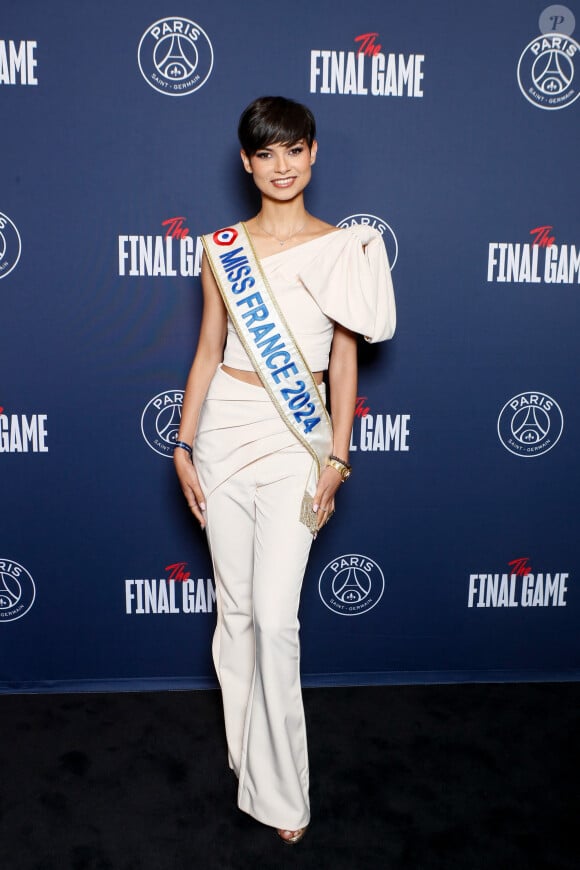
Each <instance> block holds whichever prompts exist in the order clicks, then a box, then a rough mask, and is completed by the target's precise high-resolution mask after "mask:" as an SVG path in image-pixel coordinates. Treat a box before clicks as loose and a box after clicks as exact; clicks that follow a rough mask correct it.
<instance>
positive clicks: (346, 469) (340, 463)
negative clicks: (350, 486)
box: [326, 456, 352, 483]
mask: <svg viewBox="0 0 580 870" xmlns="http://www.w3.org/2000/svg"><path fill="white" fill-rule="evenodd" d="M326 465H330V467H331V468H334V469H335V470H336V471H338V473H339V474H340V476H341V478H342V482H343V483H344V482H345V480H348V479H349V477H350V475H351V474H352V466H351V465H349V464H348V462H345V461H344V459H339V457H338V456H329V457H328V459H327V460H326Z"/></svg>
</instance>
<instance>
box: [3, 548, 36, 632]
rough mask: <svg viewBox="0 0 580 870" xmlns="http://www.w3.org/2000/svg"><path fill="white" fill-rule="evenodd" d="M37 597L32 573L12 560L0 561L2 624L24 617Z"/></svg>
mask: <svg viewBox="0 0 580 870" xmlns="http://www.w3.org/2000/svg"><path fill="white" fill-rule="evenodd" d="M35 597H36V587H35V585H34V580H33V579H32V577H31V575H30V573H29V572H28V571H27V570H26V568H23V567H22V565H19V564H18V562H13V561H12V560H11V559H0V623H1V622H14V620H15V619H20V618H21V617H22V616H24V615H25V614H26V613H28V611H29V610H30V608H31V607H32V605H33V604H34V599H35Z"/></svg>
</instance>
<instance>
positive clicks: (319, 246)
mask: <svg viewBox="0 0 580 870" xmlns="http://www.w3.org/2000/svg"><path fill="white" fill-rule="evenodd" d="M260 262H261V264H262V268H263V270H264V272H265V274H266V277H267V279H268V281H269V284H270V288H271V290H272V293H273V294H274V296H275V297H276V301H277V302H278V304H279V306H280V309H281V311H282V313H283V315H284V317H285V318H286V320H287V322H288V325H289V327H290V329H291V330H292V332H293V334H294V337H295V339H296V342H297V343H298V345H299V347H300V348H301V349H302V352H303V354H304V356H305V358H306V361H307V363H308V365H309V366H310V369H311V371H315V372H317V371H324V370H325V369H327V368H328V359H329V355H330V345H331V343H332V336H333V334H334V324H335V323H340V324H342V325H343V326H346V327H347V328H348V329H351V330H352V331H353V332H357V333H360V334H361V335H364V336H365V338H366V339H367V341H369V342H377V341H384V340H385V339H387V338H391V337H392V336H393V333H394V331H395V324H396V313H395V297H394V293H393V283H392V281H391V271H390V268H389V262H388V259H387V252H386V250H385V245H384V243H383V239H382V236H381V234H380V233H379V232H377V230H375V229H373V228H372V227H368V226H362V225H359V224H355V225H354V226H351V227H348V229H344V230H335V231H334V232H330V233H327V234H326V235H323V236H318V237H317V238H315V239H312V240H311V241H309V242H304V243H303V244H301V245H296V246H295V247H293V248H287V249H286V250H283V251H279V252H277V253H275V254H271V255H270V256H269V257H263V258H262V259H261V260H260ZM224 363H225V365H227V366H230V367H231V368H234V369H241V370H243V371H253V366H252V364H251V362H250V360H249V358H248V355H247V354H246V351H245V350H244V348H243V346H242V344H241V342H240V340H239V338H238V335H237V332H236V330H235V327H234V325H233V323H232V322H231V320H230V318H229V317H228V333H227V340H226V347H225V351H224Z"/></svg>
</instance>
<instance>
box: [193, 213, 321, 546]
mask: <svg viewBox="0 0 580 870" xmlns="http://www.w3.org/2000/svg"><path fill="white" fill-rule="evenodd" d="M202 243H203V247H204V250H205V252H206V255H207V258H208V262H209V265H210V267H211V270H212V272H213V275H214V278H215V280H216V283H217V286H218V288H219V291H220V293H221V296H222V299H223V301H224V304H225V306H226V310H227V312H228V314H229V316H230V318H231V320H232V323H233V324H234V326H235V328H236V332H237V333H238V336H239V339H240V342H241V343H242V346H243V347H244V349H245V351H246V353H247V354H248V357H249V359H250V361H251V363H252V365H253V366H254V369H255V371H256V373H257V374H258V376H259V377H260V380H261V381H262V383H263V385H264V387H265V389H266V390H267V391H268V395H269V396H270V398H271V400H272V402H273V404H274V406H275V407H276V410H277V411H278V413H279V414H280V416H281V417H282V419H283V420H284V422H285V423H286V425H287V426H288V428H289V429H290V430H291V431H292V432H293V433H294V435H295V437H296V438H298V440H299V441H300V443H301V444H302V445H303V446H304V447H305V448H306V449H307V450H308V451H309V453H310V454H311V456H312V457H313V459H314V461H315V472H316V473H315V475H314V480H312V477H313V475H312V474H311V475H310V478H309V481H308V485H307V493H310V496H311V497H312V496H313V495H314V493H315V491H316V485H317V483H318V477H319V476H320V471H321V468H322V466H323V464H324V461H325V460H326V458H327V456H328V455H329V454H330V452H331V448H332V423H331V420H330V417H329V415H328V412H327V410H326V407H325V404H324V401H323V400H322V397H321V395H320V391H319V390H318V385H317V383H316V381H315V380H314V375H313V374H312V372H311V370H310V367H309V366H308V363H307V362H306V360H305V359H304V354H303V353H302V350H301V349H300V347H299V345H298V343H297V342H296V339H295V338H294V336H293V334H292V330H291V329H290V327H289V325H288V323H287V322H286V319H285V317H284V315H283V313H282V311H281V310H280V307H279V305H278V303H277V301H276V298H275V296H274V294H273V293H272V290H271V288H270V286H269V283H268V279H267V277H266V275H265V274H264V270H263V269H262V266H261V263H260V261H259V259H258V257H257V255H256V252H255V249H254V246H253V244H252V240H251V238H250V235H249V233H248V231H247V229H246V227H245V224H243V223H238V224H235V225H234V226H232V227H226V228H224V229H222V230H218V231H217V232H215V233H212V234H211V235H206V236H202ZM228 251H230V252H233V253H235V254H236V255H237V256H236V257H235V258H233V257H232V256H231V253H230V255H229V258H228ZM228 266H229V269H228ZM236 300H237V301H236ZM250 301H251V303H252V304H250ZM242 305H244V306H246V305H247V307H245V308H244V311H242V310H240V307H241V306H242ZM258 314H259V315H260V316H259V317H258ZM250 324H257V326H251V325H250ZM262 327H263V328H264V329H265V330H266V333H265V334H266V335H269V334H270V332H272V331H273V333H274V334H273V335H270V338H266V339H264V338H263V337H262V336H261V335H260V336H258V338H259V340H258V338H257V337H256V336H257V333H256V334H254V335H252V330H254V331H256V330H257V331H258V332H259V331H260V329H261V328H262ZM276 338H278V339H280V341H281V342H282V344H281V345H276V346H275V347H274V349H273V350H272V352H271V353H270V354H268V353H267V352H263V353H260V345H261V344H262V345H263V344H266V345H267V344H268V342H269V341H272V340H275V339H276ZM280 355H282V356H284V357H285V358H288V360H289V361H288V362H287V363H286V364H285V365H283V366H278V367H276V366H272V365H270V363H269V362H268V359H269V358H273V357H274V356H277V357H279V356H280ZM305 407H306V409H307V410H304V408H305ZM305 415H309V416H305ZM311 503H312V501H311V500H310V504H311ZM302 513H304V512H303V511H302ZM300 518H301V520H302V521H303V522H305V519H304V517H302V515H301V517H300ZM313 518H314V519H315V518H316V514H314V515H313ZM305 524H306V525H308V527H309V528H310V530H311V531H314V529H313V528H312V522H306V523H305Z"/></svg>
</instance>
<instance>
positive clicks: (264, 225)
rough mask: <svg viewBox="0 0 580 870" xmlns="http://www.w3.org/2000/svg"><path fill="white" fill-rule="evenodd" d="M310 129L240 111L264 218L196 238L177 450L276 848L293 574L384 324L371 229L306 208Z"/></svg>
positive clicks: (300, 824)
mask: <svg viewBox="0 0 580 870" xmlns="http://www.w3.org/2000/svg"><path fill="white" fill-rule="evenodd" d="M315 132H316V131H315V122H314V118H313V116H312V113H311V112H310V111H309V110H308V109H307V108H306V107H304V106H302V105H300V104H298V103H295V102H293V101H292V100H287V99H285V98H283V97H263V98H260V99H258V100H256V101H254V102H253V103H252V104H251V105H250V106H248V108H247V109H246V110H245V112H244V113H243V114H242V117H241V119H240V124H239V128H238V133H239V138H240V142H241V146H242V148H241V158H242V163H243V166H244V169H245V171H246V172H248V173H249V174H251V175H252V177H253V180H254V183H255V184H256V187H257V188H258V190H259V191H260V194H261V200H262V203H261V208H260V211H259V212H258V214H257V215H256V216H255V217H253V218H252V219H251V220H249V221H247V222H246V223H245V225H243V224H240V225H237V226H236V227H228V228H226V229H224V230H221V231H218V232H216V233H214V234H212V235H210V236H206V237H204V245H205V249H206V255H205V256H204V259H203V262H202V272H201V278H202V287H203V299H204V307H203V317H202V323H201V329H200V335H199V342H198V347H197V351H196V354H195V359H194V361H193V365H192V368H191V372H190V374H189V378H188V381H187V387H186V391H185V397H184V402H183V409H182V421H181V426H180V430H179V435H178V440H177V442H176V446H175V451H174V461H175V467H176V471H177V474H178V476H179V480H180V483H181V487H182V489H183V493H184V495H185V497H186V499H187V502H188V505H189V507H190V509H191V511H192V513H193V514H194V516H195V517H196V518H197V520H198V521H199V523H200V525H201V527H202V528H205V529H206V532H207V537H208V542H209V546H210V550H211V554H212V559H213V564H214V572H215V580H216V594H217V609H218V619H217V626H216V631H215V634H214V638H213V644H212V653H213V659H214V664H215V668H216V672H217V675H218V679H219V682H220V686H221V689H222V697H223V704H224V715H225V725H226V737H227V744H228V756H229V764H230V767H231V768H232V769H233V770H234V772H235V774H236V775H237V777H238V778H239V787H238V805H239V807H240V809H242V810H244V811H245V812H247V813H249V814H250V815H252V816H253V817H254V818H256V819H258V820H259V821H261V822H263V823H264V824H267V825H271V826H272V827H275V828H276V829H277V832H278V835H279V836H280V837H281V838H282V840H283V841H284V842H286V843H289V844H292V843H296V842H298V840H300V839H301V838H302V836H303V834H304V831H305V830H306V827H307V825H308V822H309V819H310V807H309V797H308V784H309V783H308V755H307V746H306V733H305V724H304V710H303V704H302V693H301V687H300V647H299V637H298V629H299V623H298V617H297V613H298V605H299V599H300V589H301V585H302V579H303V575H304V570H305V567H306V561H307V558H308V553H309V550H310V546H311V544H312V540H313V537H316V534H317V532H318V530H319V529H320V528H321V527H322V526H323V525H324V524H325V523H326V522H327V520H328V518H329V517H330V516H331V515H332V512H333V511H334V504H335V496H336V492H337V490H338V488H339V487H340V485H341V483H342V482H343V481H344V480H346V479H347V477H348V476H349V474H350V466H349V465H348V450H349V442H350V433H351V428H352V422H353V417H354V407H355V401H356V390H357V359H356V350H357V348H356V336H355V333H356V332H360V333H362V334H364V335H366V336H367V338H368V340H371V341H378V340H382V339H384V338H390V337H391V335H392V334H393V331H394V326H395V309H394V300H393V293H392V285H391V281H390V274H389V269H388V262H387V258H386V253H385V249H384V245H383V243H382V239H381V237H380V236H379V234H378V233H376V232H375V231H374V230H370V229H368V228H363V227H358V226H357V227H352V228H350V229H349V230H337V229H336V227H334V226H332V225H330V224H327V223H325V222H324V221H322V220H319V219H318V218H316V217H314V216H313V215H311V214H309V213H308V212H307V211H306V208H305V205H304V190H305V188H306V187H307V185H308V183H309V181H310V178H311V172H312V166H313V165H314V163H315V161H316V154H317V142H316V139H315ZM228 294H229V295H228ZM278 309H280V310H278ZM286 327H288V328H289V332H288V335H286V333H285V332H284V330H285V329H286ZM292 333H294V335H293V336H292ZM285 335H286V337H284V336H285ZM293 340H294V342H295V344H292V342H293ZM224 346H225V350H224ZM303 364H304V365H303ZM325 371H327V372H328V383H329V387H330V398H331V401H332V424H330V420H329V419H328V417H327V414H326V410H325V408H324V404H323V403H324V396H325V384H324V382H323V376H324V372H325ZM305 384H306V386H305ZM308 384H310V386H309V387H308ZM309 400H312V401H309ZM305 407H306V408H309V409H310V410H309V411H305V410H304V408H305ZM308 414H310V416H308ZM305 487H306V488H307V493H306V495H305V492H304V490H305ZM300 519H301V520H302V521H300Z"/></svg>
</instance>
